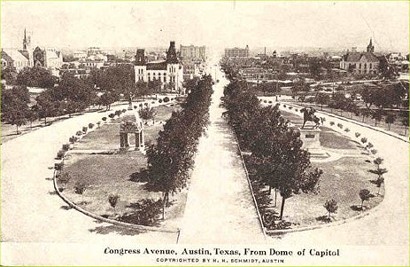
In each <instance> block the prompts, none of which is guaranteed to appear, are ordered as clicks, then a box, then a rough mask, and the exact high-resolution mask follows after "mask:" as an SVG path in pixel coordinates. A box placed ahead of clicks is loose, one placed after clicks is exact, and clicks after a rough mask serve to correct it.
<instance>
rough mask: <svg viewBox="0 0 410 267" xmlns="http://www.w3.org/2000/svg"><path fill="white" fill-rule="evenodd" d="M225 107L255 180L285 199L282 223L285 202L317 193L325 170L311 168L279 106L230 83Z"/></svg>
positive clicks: (225, 98) (304, 151)
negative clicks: (271, 104) (273, 105)
mask: <svg viewBox="0 0 410 267" xmlns="http://www.w3.org/2000/svg"><path fill="white" fill-rule="evenodd" d="M223 104H224V106H225V107H226V109H227V113H226V114H227V115H228V121H229V124H230V125H231V126H232V128H233V129H234V131H235V133H236V135H237V137H238V140H239V143H240V145H241V148H242V149H243V150H248V151H250V152H251V156H250V159H249V163H250V164H249V165H250V166H249V169H250V170H251V172H252V174H254V175H255V177H256V178H255V179H257V181H258V182H259V183H261V184H265V185H267V186H269V193H271V189H272V188H274V189H275V199H276V192H277V191H279V193H280V195H281V196H282V205H281V211H280V219H282V218H283V211H284V206H285V201H286V199H288V198H290V197H291V196H292V195H293V194H298V193H300V192H305V193H308V192H317V191H318V183H319V178H320V176H321V174H322V173H323V172H322V170H320V169H318V168H312V166H311V163H310V155H309V153H308V152H307V151H306V150H303V149H302V148H301V147H302V141H301V140H300V133H299V132H297V131H294V130H292V129H290V128H289V127H288V125H287V121H286V120H285V119H284V118H283V117H282V116H281V114H280V111H279V109H278V107H277V106H275V107H272V106H268V107H262V106H261V105H260V104H259V101H258V99H257V97H256V96H255V95H254V94H253V93H251V92H249V91H248V90H246V83H245V82H243V81H238V80H235V79H233V80H231V83H230V84H229V85H228V86H227V87H226V88H225V90H224V99H223Z"/></svg>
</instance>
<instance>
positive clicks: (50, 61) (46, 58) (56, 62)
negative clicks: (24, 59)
mask: <svg viewBox="0 0 410 267" xmlns="http://www.w3.org/2000/svg"><path fill="white" fill-rule="evenodd" d="M33 60H34V66H36V67H43V68H47V69H51V70H53V69H59V68H61V66H62V65H63V54H62V53H61V52H60V51H58V50H56V49H54V48H41V47H39V46H37V47H36V48H35V49H34V51H33Z"/></svg>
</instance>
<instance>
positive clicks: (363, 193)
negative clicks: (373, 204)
mask: <svg viewBox="0 0 410 267" xmlns="http://www.w3.org/2000/svg"><path fill="white" fill-rule="evenodd" d="M359 197H360V199H361V200H362V205H361V209H363V202H364V201H367V200H369V199H370V198H371V194H370V191H369V190H367V189H362V190H360V192H359Z"/></svg>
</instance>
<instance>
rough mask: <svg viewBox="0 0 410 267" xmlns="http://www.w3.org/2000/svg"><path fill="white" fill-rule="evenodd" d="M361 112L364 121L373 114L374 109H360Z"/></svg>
mask: <svg viewBox="0 0 410 267" xmlns="http://www.w3.org/2000/svg"><path fill="white" fill-rule="evenodd" d="M359 112H360V114H361V115H362V122H364V119H365V118H367V117H370V116H371V115H372V114H373V112H372V110H371V109H368V108H363V109H360V111H359Z"/></svg>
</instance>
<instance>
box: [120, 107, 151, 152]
mask: <svg viewBox="0 0 410 267" xmlns="http://www.w3.org/2000/svg"><path fill="white" fill-rule="evenodd" d="M128 134H134V135H135V150H140V151H141V152H144V148H145V145H144V129H143V123H142V120H141V118H140V117H139V114H138V112H132V113H130V114H125V115H124V116H123V118H122V120H121V124H120V149H121V150H128V149H129V148H130V142H129V136H128Z"/></svg>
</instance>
